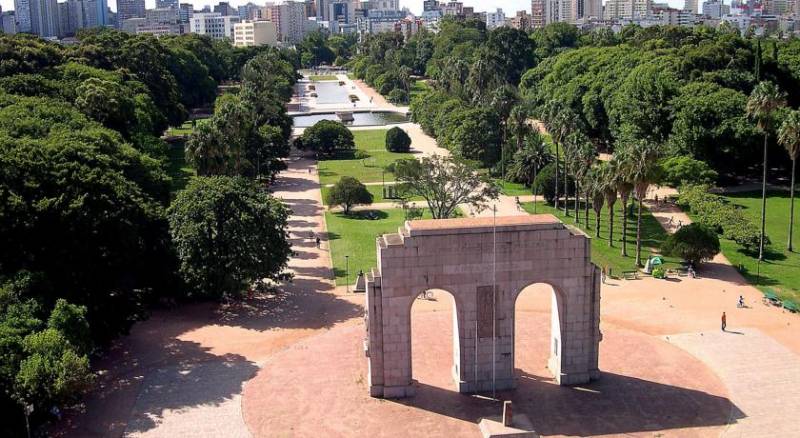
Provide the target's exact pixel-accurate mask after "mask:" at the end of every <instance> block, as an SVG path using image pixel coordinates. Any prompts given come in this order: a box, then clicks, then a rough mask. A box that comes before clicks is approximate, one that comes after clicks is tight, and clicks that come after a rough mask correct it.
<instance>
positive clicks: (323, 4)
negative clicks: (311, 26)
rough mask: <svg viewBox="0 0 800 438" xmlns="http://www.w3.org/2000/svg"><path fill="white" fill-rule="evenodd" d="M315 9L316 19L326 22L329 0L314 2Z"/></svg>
mask: <svg viewBox="0 0 800 438" xmlns="http://www.w3.org/2000/svg"><path fill="white" fill-rule="evenodd" d="M315 1H316V4H317V6H316V9H317V19H319V20H325V21H328V20H329V18H328V3H330V0H315Z"/></svg>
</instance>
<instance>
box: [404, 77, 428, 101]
mask: <svg viewBox="0 0 800 438" xmlns="http://www.w3.org/2000/svg"><path fill="white" fill-rule="evenodd" d="M430 88H431V86H430V85H428V83H427V82H423V81H416V82H414V85H412V86H411V92H410V93H409V96H408V97H409V99H413V98H414V97H416V96H418V95H420V94H422V93H424V92H426V91H428V90H430Z"/></svg>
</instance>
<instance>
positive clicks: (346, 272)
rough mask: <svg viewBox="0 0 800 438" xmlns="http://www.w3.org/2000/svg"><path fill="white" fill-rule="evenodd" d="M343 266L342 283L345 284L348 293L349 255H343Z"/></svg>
mask: <svg viewBox="0 0 800 438" xmlns="http://www.w3.org/2000/svg"><path fill="white" fill-rule="evenodd" d="M344 266H345V267H344V272H345V274H344V275H345V277H344V283H345V286H346V287H347V293H350V256H349V255H346V256H344Z"/></svg>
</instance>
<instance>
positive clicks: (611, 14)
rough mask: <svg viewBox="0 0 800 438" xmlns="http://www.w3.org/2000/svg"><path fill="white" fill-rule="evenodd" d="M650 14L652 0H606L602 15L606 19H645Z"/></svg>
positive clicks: (651, 11) (651, 12)
mask: <svg viewBox="0 0 800 438" xmlns="http://www.w3.org/2000/svg"><path fill="white" fill-rule="evenodd" d="M652 14H653V1H652V0H608V1H606V5H605V13H604V17H605V19H607V20H614V19H625V20H642V19H645V20H646V19H648V18H649V17H650V16H651V15H652Z"/></svg>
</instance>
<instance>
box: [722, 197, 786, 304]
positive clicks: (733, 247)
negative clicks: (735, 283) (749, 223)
mask: <svg viewBox="0 0 800 438" xmlns="http://www.w3.org/2000/svg"><path fill="white" fill-rule="evenodd" d="M725 198H726V199H728V200H729V201H730V202H732V203H733V204H735V205H737V206H739V207H741V208H742V209H743V212H744V213H745V214H746V215H747V216H748V217H750V218H752V219H753V221H755V223H757V224H759V223H761V194H760V193H738V194H732V195H726V196H725ZM798 222H800V202H798V201H795V232H794V234H795V239H794V245H795V252H788V251H787V246H786V244H787V239H788V237H789V194H788V193H779V192H774V193H768V197H767V236H769V238H770V240H771V241H772V244H771V245H770V246H769V247H768V248H767V250H766V251H765V254H764V260H763V261H762V262H761V275H760V280H759V281H758V284H757V280H758V278H757V277H758V275H757V272H758V254H757V253H755V254H753V253H748V252H746V251H744V250H742V249H741V248H740V247H739V245H737V244H736V243H735V242H733V241H730V240H726V239H720V244H721V246H722V252H723V253H724V254H725V257H727V258H728V260H729V261H730V262H731V264H732V265H733V266H736V267H739V271H740V272H741V273H742V274H743V275H744V276H745V278H747V280H748V281H749V282H750V283H751V284H754V285H756V286H758V287H759V289H762V290H764V289H767V288H769V289H772V290H774V291H775V292H776V293H777V294H778V295H779V296H780V297H781V298H791V299H792V300H793V301H795V302H796V303H800V252H798V251H800V235H798V234H800V226H799V225H798V224H797V223H798Z"/></svg>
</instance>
